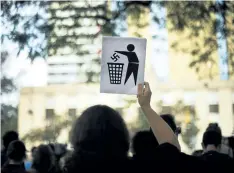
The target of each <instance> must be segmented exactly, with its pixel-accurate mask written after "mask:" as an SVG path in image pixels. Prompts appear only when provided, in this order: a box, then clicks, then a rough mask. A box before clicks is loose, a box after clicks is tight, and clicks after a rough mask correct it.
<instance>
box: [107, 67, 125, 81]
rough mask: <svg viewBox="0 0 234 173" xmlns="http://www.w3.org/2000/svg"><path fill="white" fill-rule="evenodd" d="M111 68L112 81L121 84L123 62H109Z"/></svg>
mask: <svg viewBox="0 0 234 173" xmlns="http://www.w3.org/2000/svg"><path fill="white" fill-rule="evenodd" d="M107 64H108V69H109V76H110V83H111V84H121V79H122V73H123V66H124V64H123V63H107Z"/></svg>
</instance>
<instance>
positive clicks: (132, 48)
mask: <svg viewBox="0 0 234 173" xmlns="http://www.w3.org/2000/svg"><path fill="white" fill-rule="evenodd" d="M127 49H128V51H129V52H132V51H134V49H135V46H134V45H133V44H129V45H128V46H127Z"/></svg>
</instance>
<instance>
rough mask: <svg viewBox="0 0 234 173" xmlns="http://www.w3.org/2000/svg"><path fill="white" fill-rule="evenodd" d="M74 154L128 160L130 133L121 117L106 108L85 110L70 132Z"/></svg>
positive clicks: (100, 106)
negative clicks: (124, 158) (125, 158)
mask: <svg viewBox="0 0 234 173" xmlns="http://www.w3.org/2000/svg"><path fill="white" fill-rule="evenodd" d="M70 137H71V144H72V145H73V147H74V154H75V155H76V156H81V155H82V158H91V159H94V158H98V159H100V158H102V159H112V158H113V159H117V158H123V157H127V152H128V149H129V133H128V130H127V127H126V124H125V122H124V120H123V118H122V117H121V116H120V114H119V113H118V112H117V111H115V110H114V109H112V108H110V107H108V106H105V105H95V106H92V107H89V108H88V109H86V110H85V111H84V112H83V113H82V114H81V116H80V117H79V118H78V119H77V120H76V122H75V124H74V126H73V129H72V131H71V136H70Z"/></svg>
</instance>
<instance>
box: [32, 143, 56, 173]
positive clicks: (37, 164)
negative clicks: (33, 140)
mask: <svg viewBox="0 0 234 173" xmlns="http://www.w3.org/2000/svg"><path fill="white" fill-rule="evenodd" d="M54 166H55V156H54V153H53V151H52V149H51V147H50V146H48V145H40V146H38V147H37V149H36V150H35V155H34V158H33V163H32V168H34V169H35V170H37V172H39V173H47V172H49V171H50V170H51V169H52V168H53V167H54Z"/></svg>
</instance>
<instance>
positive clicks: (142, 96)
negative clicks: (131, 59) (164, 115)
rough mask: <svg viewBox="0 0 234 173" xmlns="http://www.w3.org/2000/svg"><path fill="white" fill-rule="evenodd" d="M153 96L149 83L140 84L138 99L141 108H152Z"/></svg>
mask: <svg viewBox="0 0 234 173" xmlns="http://www.w3.org/2000/svg"><path fill="white" fill-rule="evenodd" d="M144 86H145V87H144ZM151 94H152V92H151V90H150V86H149V83H148V82H144V84H138V93H137V98H138V103H139V104H140V106H141V107H150V99H151Z"/></svg>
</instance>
